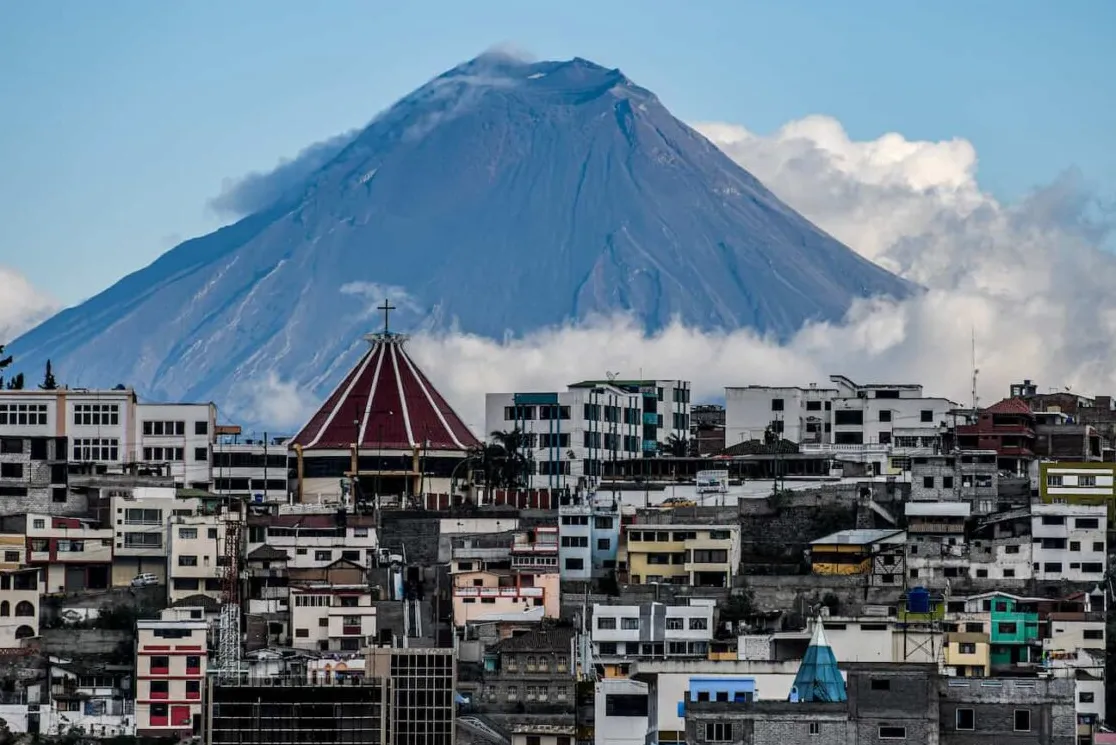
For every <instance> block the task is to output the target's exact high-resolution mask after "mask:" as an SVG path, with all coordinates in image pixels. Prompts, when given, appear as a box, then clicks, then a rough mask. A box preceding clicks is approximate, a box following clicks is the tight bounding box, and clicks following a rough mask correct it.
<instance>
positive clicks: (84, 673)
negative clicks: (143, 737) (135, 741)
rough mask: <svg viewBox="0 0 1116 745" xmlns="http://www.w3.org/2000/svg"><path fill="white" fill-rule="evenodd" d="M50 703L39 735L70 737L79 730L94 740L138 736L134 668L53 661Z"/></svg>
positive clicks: (41, 721)
mask: <svg viewBox="0 0 1116 745" xmlns="http://www.w3.org/2000/svg"><path fill="white" fill-rule="evenodd" d="M48 664H49V675H50V678H49V679H50V702H49V704H48V706H47V707H46V710H45V711H44V710H43V709H42V708H40V731H41V732H43V733H45V734H48V735H54V736H68V735H69V733H71V732H73V731H74V730H77V731H79V732H81V733H83V734H86V735H89V736H91V737H95V738H111V737H131V736H134V735H135V733H136V717H135V700H134V698H133V692H132V690H131V688H132V686H131V682H132V681H131V677H132V672H133V669H132V665H126V664H114V663H105V662H101V663H100V664H96V663H94V664H92V665H90V664H88V663H86V662H84V661H82V660H80V659H68V658H56V657H51V658H50V662H49V663H48Z"/></svg>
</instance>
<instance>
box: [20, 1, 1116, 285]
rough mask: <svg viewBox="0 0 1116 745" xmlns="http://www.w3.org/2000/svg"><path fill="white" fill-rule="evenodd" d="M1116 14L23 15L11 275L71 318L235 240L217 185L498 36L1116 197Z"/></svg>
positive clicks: (693, 6) (83, 10)
mask: <svg viewBox="0 0 1116 745" xmlns="http://www.w3.org/2000/svg"><path fill="white" fill-rule="evenodd" d="M1114 37H1116V3H1113V2H1110V1H1108V0H1095V1H1090V0H1078V1H1075V2H1070V3H1062V4H1056V3H1050V2H1040V1H1038V0H981V2H977V3H974V2H960V1H952V0H947V1H942V2H935V3H914V2H904V3H895V2H885V1H883V0H880V1H878V2H877V1H876V0H854V1H853V2H840V3H834V2H805V1H802V2H799V1H797V0H779V2H774V1H772V2H764V3H758V2H744V1H742V0H736V1H735V2H733V1H728V2H713V1H708V2H702V3H687V4H683V3H678V2H674V3H667V2H655V1H654V0H639V2H636V0H629V1H627V2H599V1H598V2H573V1H571V0H568V1H567V2H564V3H527V2H495V1H486V2H479V3H460V2H417V1H410V2H406V3H386V2H356V1H350V0H330V1H329V2H325V3H314V4H311V3H306V2H305V1H304V0H303V1H299V0H267V1H266V2H265V1H264V0H258V1H256V0H254V1H248V0H240V1H239V2H231V3H230V2H217V1H216V0H199V1H198V2H193V3H176V4H170V3H152V2H148V1H147V0H107V1H106V2H96V3H93V2H78V1H77V0H71V1H70V2H39V1H32V0H28V1H26V2H8V3H5V5H4V7H3V9H2V10H0V112H2V114H0V205H2V206H0V264H7V265H9V266H12V267H14V268H16V269H17V270H19V271H21V272H23V273H24V274H26V275H27V276H29V277H30V278H31V280H32V281H33V282H34V283H35V284H36V285H38V286H39V287H40V288H42V289H43V290H45V291H47V292H50V293H51V294H53V295H54V296H55V297H57V298H58V299H60V300H62V301H63V302H66V303H73V302H76V301H78V300H80V299H83V298H85V297H88V296H91V295H93V294H95V293H96V292H98V291H100V290H102V289H104V288H105V287H107V286H108V285H110V284H111V283H112V282H114V281H115V280H116V279H118V278H120V277H121V276H122V275H124V274H126V273H128V272H129V271H132V270H134V269H137V268H139V267H141V266H143V265H145V264H147V263H148V262H150V261H151V260H153V259H154V258H155V257H156V256H158V255H159V254H160V253H162V252H163V251H165V250H166V249H167V248H170V247H171V246H172V245H174V244H176V243H178V242H179V241H181V240H184V239H186V238H189V237H192V236H194V235H197V234H199V233H202V232H206V231H208V230H210V229H212V228H214V227H217V226H218V225H219V224H220V223H221V220H220V218H219V217H218V216H217V215H215V214H214V213H213V212H212V211H211V210H209V209H208V208H207V202H208V200H209V199H211V198H212V197H213V196H215V195H216V194H217V193H218V192H219V191H220V190H221V186H222V181H223V180H224V179H229V178H237V177H240V176H242V175H244V174H245V173H247V172H250V171H254V170H266V169H268V168H270V167H272V166H274V165H275V163H276V161H277V160H278V159H279V158H280V157H284V156H290V155H294V154H295V153H296V152H298V151H299V150H300V149H302V148H303V147H305V146H307V145H309V144H311V143H313V142H316V141H318V140H321V139H324V138H326V137H329V136H331V135H334V134H337V133H339V132H342V131H344V130H347V129H349V128H352V127H355V126H358V125H360V124H363V123H365V122H366V121H368V120H369V119H371V118H372V116H374V115H375V114H376V113H377V112H378V111H380V110H381V109H383V108H385V107H386V106H388V105H389V104H390V103H392V102H393V101H394V100H395V99H397V98H398V97H400V96H402V95H404V94H406V93H407V92H409V91H410V90H411V89H413V88H415V87H417V86H418V85H420V84H421V83H423V82H425V81H426V80H427V79H429V78H431V77H433V76H434V75H436V74H438V73H440V72H442V71H443V70H445V69H447V68H449V67H452V66H453V65H455V64H457V63H458V62H460V61H463V60H465V59H468V58H470V57H472V56H475V55H476V54H477V53H479V52H481V51H482V50H484V49H486V48H488V47H490V46H492V45H493V44H498V43H512V44H514V45H517V46H519V47H522V48H524V49H526V50H528V51H529V52H531V53H532V54H533V55H534V56H537V57H541V58H569V57H573V56H581V57H587V58H589V59H592V60H594V61H596V62H599V63H601V64H604V65H607V66H610V67H620V68H621V69H623V70H624V72H625V73H627V74H628V76H629V77H631V78H632V79H633V80H635V81H636V82H637V83H639V84H640V85H643V86H645V87H647V88H650V89H652V90H653V91H655V92H656V93H657V94H658V95H659V97H660V99H662V100H663V102H664V103H665V104H666V105H667V106H668V107H669V108H670V109H671V110H672V111H673V112H674V113H675V114H676V115H677V116H679V117H681V118H682V119H684V120H687V121H711V120H717V121H725V122H731V123H737V124H742V125H744V126H747V127H748V128H750V129H752V130H754V131H759V132H768V131H771V130H773V129H775V128H777V127H778V126H779V125H780V124H782V123H784V122H786V121H789V120H792V119H796V118H800V117H802V116H805V115H807V114H813V113H822V114H830V115H833V116H835V117H836V118H838V119H839V120H840V121H841V122H842V123H843V124H844V125H845V127H846V128H847V129H848V131H849V133H850V135H851V136H852V137H853V138H854V139H874V138H876V137H878V136H879V135H881V134H883V133H885V132H888V131H898V132H900V133H902V134H903V135H905V136H906V137H907V138H911V139H933V140H940V139H948V138H952V137H964V138H966V139H969V140H971V141H972V142H973V143H974V144H975V145H976V148H977V152H978V154H979V156H980V178H981V183H982V185H983V186H984V187H985V188H986V189H989V190H991V191H992V192H994V193H995V194H996V195H998V196H999V197H1001V198H1004V199H1014V198H1017V197H1018V196H1019V195H1021V194H1023V193H1025V192H1027V191H1028V190H1029V189H1031V188H1033V187H1035V186H1038V185H1041V184H1044V183H1048V182H1049V181H1051V180H1052V179H1053V178H1055V177H1056V176H1057V175H1058V174H1059V173H1060V172H1062V171H1064V170H1065V169H1067V168H1070V167H1077V168H1079V169H1080V170H1081V171H1082V173H1083V174H1084V175H1085V177H1086V179H1087V181H1088V182H1090V183H1091V184H1092V185H1093V186H1095V187H1096V188H1097V189H1099V190H1100V191H1101V192H1102V193H1105V194H1109V195H1111V194H1114V193H1116V148H1114V147H1113V133H1116V81H1114V80H1113V77H1114V76H1113V75H1112V74H1111V73H1112V70H1114V69H1116V48H1114V46H1113V45H1112V43H1111V39H1112V38H1114Z"/></svg>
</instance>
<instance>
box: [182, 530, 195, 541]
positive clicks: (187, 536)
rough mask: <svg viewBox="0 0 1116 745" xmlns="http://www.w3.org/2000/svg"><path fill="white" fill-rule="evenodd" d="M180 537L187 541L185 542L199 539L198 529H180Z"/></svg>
mask: <svg viewBox="0 0 1116 745" xmlns="http://www.w3.org/2000/svg"><path fill="white" fill-rule="evenodd" d="M178 537H179V538H181V539H182V540H185V541H189V540H193V539H194V538H197V537H198V529H197V528H179V529H178Z"/></svg>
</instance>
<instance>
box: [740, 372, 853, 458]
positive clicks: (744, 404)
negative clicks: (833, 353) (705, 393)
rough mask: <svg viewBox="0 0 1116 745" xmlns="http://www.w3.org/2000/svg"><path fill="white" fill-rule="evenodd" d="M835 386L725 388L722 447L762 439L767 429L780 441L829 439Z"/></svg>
mask: <svg viewBox="0 0 1116 745" xmlns="http://www.w3.org/2000/svg"><path fill="white" fill-rule="evenodd" d="M838 395H839V391H838V390H837V388H835V387H834V388H819V387H818V386H816V385H811V386H809V387H806V388H801V387H798V386H766V385H749V386H744V387H732V386H730V387H726V388H725V415H724V416H725V419H724V423H725V446H726V447H730V446H732V445H735V444H737V443H740V442H748V441H751V440H760V441H763V439H764V436H765V433H767V432H768V431H771V432H774V433H776V434H779V435H780V436H781V437H782V438H783V439H784V440H790V441H791V442H796V443H799V444H802V443H815V444H820V443H829V442H833V433H832V427H833V423H832V420H831V417H830V410H831V409H832V406H833V400H834V399H836V398H837V397H838Z"/></svg>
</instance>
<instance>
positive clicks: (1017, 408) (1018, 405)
mask: <svg viewBox="0 0 1116 745" xmlns="http://www.w3.org/2000/svg"><path fill="white" fill-rule="evenodd" d="M984 411H985V413H988V414H1030V413H1031V407H1030V406H1028V405H1027V404H1025V403H1024V402H1023V401H1022V400H1020V399H1018V398H1005V399H1004V400H1003V401H999V402H997V403H994V404H992V405H991V406H989V407H988V408H987V409H985V410H984Z"/></svg>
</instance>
